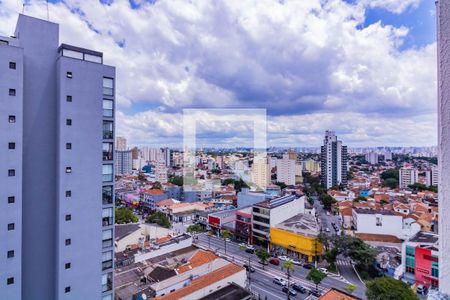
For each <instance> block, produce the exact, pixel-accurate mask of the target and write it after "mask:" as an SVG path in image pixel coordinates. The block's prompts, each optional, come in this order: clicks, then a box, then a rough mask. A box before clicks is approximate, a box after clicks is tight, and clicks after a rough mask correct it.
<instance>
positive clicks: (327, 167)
mask: <svg viewBox="0 0 450 300" xmlns="http://www.w3.org/2000/svg"><path fill="white" fill-rule="evenodd" d="M347 159H348V158H347V146H343V145H342V141H338V139H337V136H336V134H335V133H334V132H333V131H328V130H327V131H325V139H324V142H323V146H322V147H321V158H320V172H321V173H320V177H321V178H320V180H321V182H322V186H323V187H324V188H327V189H329V188H331V187H334V186H339V185H340V186H344V187H345V186H347V170H348V165H347Z"/></svg>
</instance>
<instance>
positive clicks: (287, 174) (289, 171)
mask: <svg viewBox="0 0 450 300" xmlns="http://www.w3.org/2000/svg"><path fill="white" fill-rule="evenodd" d="M289 157H290V154H283V158H281V159H278V160H277V181H278V182H284V183H285V184H286V185H295V162H296V160H295V159H291V158H289ZM291 157H292V154H291Z"/></svg>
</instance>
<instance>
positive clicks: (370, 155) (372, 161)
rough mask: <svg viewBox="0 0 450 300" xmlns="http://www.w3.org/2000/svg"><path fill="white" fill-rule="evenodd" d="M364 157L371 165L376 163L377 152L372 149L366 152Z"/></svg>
mask: <svg viewBox="0 0 450 300" xmlns="http://www.w3.org/2000/svg"><path fill="white" fill-rule="evenodd" d="M365 158H366V161H367V162H368V163H369V164H371V165H376V164H378V154H377V153H376V152H374V151H371V152H369V153H366V155H365Z"/></svg>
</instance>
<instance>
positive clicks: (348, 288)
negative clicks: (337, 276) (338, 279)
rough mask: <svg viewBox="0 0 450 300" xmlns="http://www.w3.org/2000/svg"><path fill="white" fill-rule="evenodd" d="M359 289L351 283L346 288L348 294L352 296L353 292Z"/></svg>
mask: <svg viewBox="0 0 450 300" xmlns="http://www.w3.org/2000/svg"><path fill="white" fill-rule="evenodd" d="M357 288H358V286H357V285H355V284H352V283H349V284H347V285H346V286H345V289H346V290H347V292H349V293H350V294H353V292H354V291H355V290H356V289H357Z"/></svg>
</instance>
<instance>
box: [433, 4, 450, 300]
mask: <svg viewBox="0 0 450 300" xmlns="http://www.w3.org/2000/svg"><path fill="white" fill-rule="evenodd" d="M436 5H437V29H438V36H437V41H438V54H437V57H438V146H439V151H438V152H439V156H438V161H439V169H438V172H439V247H440V251H439V262H440V263H439V282H440V285H439V290H440V291H441V292H443V293H446V294H449V295H450V3H449V1H442V0H440V1H437V2H436Z"/></svg>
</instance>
